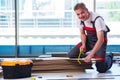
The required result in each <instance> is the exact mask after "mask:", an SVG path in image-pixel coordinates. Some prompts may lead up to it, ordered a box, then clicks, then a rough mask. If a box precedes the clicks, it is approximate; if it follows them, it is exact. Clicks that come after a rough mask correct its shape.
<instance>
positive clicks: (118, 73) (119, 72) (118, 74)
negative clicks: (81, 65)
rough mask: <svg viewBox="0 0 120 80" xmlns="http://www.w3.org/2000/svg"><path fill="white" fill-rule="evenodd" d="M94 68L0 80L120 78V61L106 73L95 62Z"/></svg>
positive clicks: (116, 79) (118, 79)
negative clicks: (97, 69) (99, 71)
mask: <svg viewBox="0 0 120 80" xmlns="http://www.w3.org/2000/svg"><path fill="white" fill-rule="evenodd" d="M93 68H94V69H86V70H85V72H79V71H77V72H62V73H42V72H39V73H32V77H29V78H21V79H3V78H2V76H1V78H0V80H120V65H119V64H118V63H114V64H113V66H112V68H111V69H110V70H109V71H108V72H106V73H98V72H97V71H96V68H95V66H94V64H93ZM32 78H35V79H32Z"/></svg>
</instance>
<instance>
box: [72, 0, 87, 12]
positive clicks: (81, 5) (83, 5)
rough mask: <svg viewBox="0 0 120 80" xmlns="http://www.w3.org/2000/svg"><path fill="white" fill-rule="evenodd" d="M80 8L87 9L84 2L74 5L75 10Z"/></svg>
mask: <svg viewBox="0 0 120 80" xmlns="http://www.w3.org/2000/svg"><path fill="white" fill-rule="evenodd" d="M78 9H87V8H86V6H85V4H84V3H82V2H81V3H77V4H76V5H75V7H74V11H75V10H78Z"/></svg>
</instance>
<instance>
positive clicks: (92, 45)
mask: <svg viewBox="0 0 120 80" xmlns="http://www.w3.org/2000/svg"><path fill="white" fill-rule="evenodd" d="M74 11H75V13H76V15H77V17H78V18H79V19H80V37H81V42H80V43H78V44H77V45H76V46H75V47H74V48H73V49H72V50H71V51H70V52H69V53H68V57H70V58H77V57H78V55H79V52H80V50H82V51H83V52H84V53H86V52H88V51H90V50H91V51H90V53H89V54H88V55H85V54H84V55H82V56H81V57H82V58H83V57H84V62H90V61H91V58H95V59H96V64H95V66H96V68H97V71H98V72H100V73H104V72H106V71H107V70H109V69H110V68H111V66H112V62H113V60H112V59H113V54H109V55H107V56H106V46H107V31H108V28H107V27H106V26H105V22H104V20H103V19H102V17H100V16H99V15H98V14H97V13H93V12H90V11H88V9H87V7H86V6H85V4H84V3H78V4H76V5H75V7H74ZM97 16H99V17H98V18H96V17H97ZM94 20H95V21H94ZM93 21H94V23H93Z"/></svg>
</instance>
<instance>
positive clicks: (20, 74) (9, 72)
mask: <svg viewBox="0 0 120 80" xmlns="http://www.w3.org/2000/svg"><path fill="white" fill-rule="evenodd" d="M1 65H2V69H3V77H4V79H15V78H25V77H30V76H31V68H32V66H33V62H32V60H3V61H2V62H1Z"/></svg>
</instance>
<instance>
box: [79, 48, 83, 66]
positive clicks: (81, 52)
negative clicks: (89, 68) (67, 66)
mask: <svg viewBox="0 0 120 80" xmlns="http://www.w3.org/2000/svg"><path fill="white" fill-rule="evenodd" d="M81 54H84V52H83V51H82V50H81V48H80V53H79V55H78V63H79V64H81V62H80V56H81Z"/></svg>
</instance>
